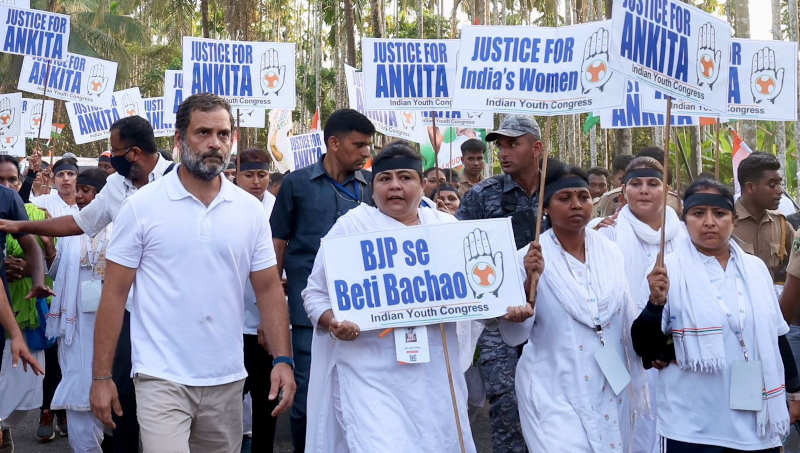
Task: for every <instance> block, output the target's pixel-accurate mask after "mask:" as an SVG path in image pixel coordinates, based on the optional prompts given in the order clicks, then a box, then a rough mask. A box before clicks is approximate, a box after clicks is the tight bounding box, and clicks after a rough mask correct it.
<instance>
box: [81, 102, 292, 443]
mask: <svg viewBox="0 0 800 453" xmlns="http://www.w3.org/2000/svg"><path fill="white" fill-rule="evenodd" d="M232 125H233V117H232V115H231V112H230V107H229V106H228V104H227V103H226V102H225V101H224V100H223V99H222V98H219V97H217V96H214V95H209V94H197V95H193V96H191V97H189V98H187V99H186V100H184V101H183V103H182V104H181V106H180V107H179V109H178V113H177V115H176V124H175V126H176V133H175V142H176V145H177V146H178V147H179V149H180V150H181V161H182V165H180V166H179V167H178V169H177V171H173V172H170V173H169V174H167V175H166V176H165V177H163V178H161V179H159V180H158V181H156V182H154V183H151V184H148V185H147V186H145V187H144V188H142V189H140V190H139V191H137V193H136V194H134V195H133V196H131V197H130V198H129V199H128V200H127V201H126V202H125V204H124V205H123V206H122V209H120V212H119V214H118V215H117V217H116V219H115V221H114V228H115V233H114V237H113V238H112V240H111V244H110V245H109V248H108V251H107V253H106V262H107V267H106V276H105V285H104V287H103V295H102V299H101V302H100V307H99V309H98V311H97V322H96V328H95V340H94V341H95V348H94V363H93V370H92V375H93V383H92V390H91V405H92V410H93V411H94V413H95V414H96V415H97V417H98V418H99V419H100V420H101V421H103V422H104V423H106V424H107V425H109V426H113V421H112V418H111V412H112V409H113V411H114V412H116V413H117V414H119V412H120V408H119V404H118V400H117V391H116V387H115V385H114V383H113V381H112V380H111V365H112V362H113V357H114V348H115V345H116V342H117V337H118V335H119V331H120V327H121V325H122V318H123V312H124V307H125V300H126V297H127V295H128V291H129V289H130V287H131V284H132V283H133V282H134V281H135V282H136V290H135V291H134V294H133V298H132V300H131V305H130V311H131V334H130V335H131V345H132V348H133V353H132V358H133V367H132V373H133V375H134V383H135V386H136V404H137V415H138V418H139V426H140V438H141V442H142V446H143V447H144V451H146V452H165V453H167V452H185V451H187V450H189V449H191V450H192V451H209V452H212V451H213V452H231V453H233V452H238V451H239V449H240V445H241V441H242V398H241V395H242V386H243V384H244V378H245V376H246V373H245V369H244V362H243V356H242V350H243V345H242V323H243V318H244V308H243V304H242V299H243V297H244V294H243V293H244V287H245V283H246V280H247V279H248V278H250V281H251V283H252V285H253V289H254V291H255V294H256V300H257V304H258V308H259V312H260V316H261V327H259V337H260V338H261V340H262V342H261V343H262V345H264V346H266V345H268V346H269V351H270V353H271V354H272V355H273V357H275V361H274V362H273V365H274V366H273V369H272V373H271V376H270V378H271V388H270V394H269V398H270V399H275V398H277V397H279V391H280V392H281V394H282V395H281V396H280V398H281V400H280V402H279V404H278V406H277V407H276V409H275V411H273V415H277V414H278V413H280V412H282V411H284V410H285V409H286V408H288V407H290V406H291V403H292V400H293V398H294V392H295V383H294V378H293V373H292V365H293V363H292V359H291V357H290V355H291V346H290V342H289V317H288V311H287V308H286V302H285V299H284V295H283V291H282V288H281V282H280V279H279V277H278V274H277V271H276V267H275V264H276V260H275V251H274V249H273V247H272V242H271V232H270V228H269V222H268V219H267V216H266V213H265V212H264V210H263V208H261V204H260V203H259V202H258V200H257V199H255V198H254V197H253V196H251V195H250V194H248V193H246V192H244V191H243V190H241V189H239V188H237V187H236V186H234V185H233V183H231V182H230V181H228V180H227V179H226V178H224V177H222V176H221V173H222V171H223V170H224V169H225V167H226V165H227V163H228V160H229V159H230V153H231V134H232V130H231V129H232ZM220 232H225V234H220Z"/></svg>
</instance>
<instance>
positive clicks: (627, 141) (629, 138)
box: [614, 129, 633, 156]
mask: <svg viewBox="0 0 800 453" xmlns="http://www.w3.org/2000/svg"><path fill="white" fill-rule="evenodd" d="M614 142H615V143H614V145H615V146H614V156H619V155H620V154H633V135H632V134H631V130H630V129H614Z"/></svg>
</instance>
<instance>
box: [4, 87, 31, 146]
mask: <svg viewBox="0 0 800 453" xmlns="http://www.w3.org/2000/svg"><path fill="white" fill-rule="evenodd" d="M20 143H21V145H20ZM20 146H21V147H22V155H23V156H24V155H25V138H24V137H23V136H22V93H9V94H0V154H10V155H12V156H14V155H19V154H18V152H19V147H20Z"/></svg>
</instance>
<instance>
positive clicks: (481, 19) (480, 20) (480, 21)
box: [472, 0, 486, 25]
mask: <svg viewBox="0 0 800 453" xmlns="http://www.w3.org/2000/svg"><path fill="white" fill-rule="evenodd" d="M473 3H474V5H473V6H474V9H473V10H472V23H473V24H474V25H486V3H485V0H473Z"/></svg>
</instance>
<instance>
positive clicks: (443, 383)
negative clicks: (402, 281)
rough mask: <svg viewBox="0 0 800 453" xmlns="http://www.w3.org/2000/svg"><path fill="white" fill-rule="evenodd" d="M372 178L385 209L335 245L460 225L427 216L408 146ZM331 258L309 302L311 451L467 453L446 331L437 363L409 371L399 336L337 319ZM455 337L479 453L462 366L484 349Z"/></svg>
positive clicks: (395, 146)
mask: <svg viewBox="0 0 800 453" xmlns="http://www.w3.org/2000/svg"><path fill="white" fill-rule="evenodd" d="M372 171H373V185H372V188H373V197H372V198H373V200H374V202H375V206H376V207H373V206H368V205H366V204H362V205H360V206H358V207H356V208H354V209H352V210H350V211H349V212H347V214H345V215H343V216H342V217H340V218H339V219H338V220H337V221H336V223H335V224H334V225H333V227H332V228H331V230H330V231H329V232H328V234H327V235H326V236H325V237H326V238H331V237H337V236H344V235H350V234H355V233H364V232H370V231H386V230H391V229H398V228H403V227H405V226H412V225H424V224H431V223H442V222H454V221H455V217H453V216H452V215H449V214H446V213H443V212H440V211H437V210H435V209H430V208H425V207H420V200H421V198H422V160H421V157H420V156H419V154H418V153H417V152H416V151H414V150H413V149H412V148H411V147H409V146H408V145H407V144H405V143H402V142H395V143H392V144H389V145H388V146H386V147H385V148H384V149H383V150H382V151H381V153H379V154H378V155H377V156H376V157H375V159H374V161H373V166H372ZM323 244H324V242H323ZM323 249H324V245H323V247H322V248H321V249H320V252H319V253H317V258H316V260H315V262H314V268H313V270H312V272H311V276H310V277H309V279H308V286H307V287H306V289H305V290H304V291H303V293H302V295H303V301H304V306H305V309H306V312H307V313H308V316H309V318H310V319H311V322H312V323H313V324H314V340H313V343H312V353H311V357H312V362H311V377H310V382H309V392H308V426H307V429H306V451H308V452H313V453H319V452H336V453H344V452H353V453H356V452H358V453H373V452H381V453H387V452H388V453H391V452H398V453H405V452H412V451H413V452H430V453H440V452H442V453H457V452H459V451H460V447H459V441H458V435H457V432H456V426H455V423H454V420H453V405H452V402H451V398H450V389H449V384H448V378H447V370H446V363H445V360H444V353H443V349H442V341H441V335H440V333H439V328H438V326H435V325H434V326H429V327H426V328H427V329H428V342H429V348H430V357H431V360H430V362H428V363H418V364H404V365H399V364H398V362H397V358H396V355H395V344H394V338H395V336H394V335H380V332H379V331H368V332H361V331H360V329H359V327H358V326H357V325H356V324H355V323H352V322H349V321H341V322H340V321H338V320H336V319H335V318H334V316H333V312H332V310H331V297H330V295H329V294H328V287H327V282H326V273H325V263H324V259H323ZM460 330H461V329H459V331H460ZM446 332H447V343H448V346H449V352H450V361H451V367H452V369H453V380H454V386H455V392H456V396H457V401H458V414H459V417H460V420H461V427H462V428H463V437H464V443H465V445H466V448H467V451H468V452H474V451H475V447H474V445H473V441H472V434H471V432H470V429H469V422H468V420H469V419H468V416H467V391H466V384H465V382H464V375H463V371H465V370H466V368H467V366H468V363H466V364H464V363H462V362H464V361H466V362H469V361H470V360H469V359H471V355H472V354H471V352H472V350H474V344H472V348H473V349H472V350H470V349H469V346H466V345H462V344H460V342H459V339H461V340H462V341H463V339H464V336H462V335H457V332H456V324H455V323H448V324H446ZM464 352H466V354H464ZM459 356H461V359H460V357H459ZM465 357H466V358H467V359H466V360H464V358H465ZM459 359H460V360H459Z"/></svg>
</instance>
